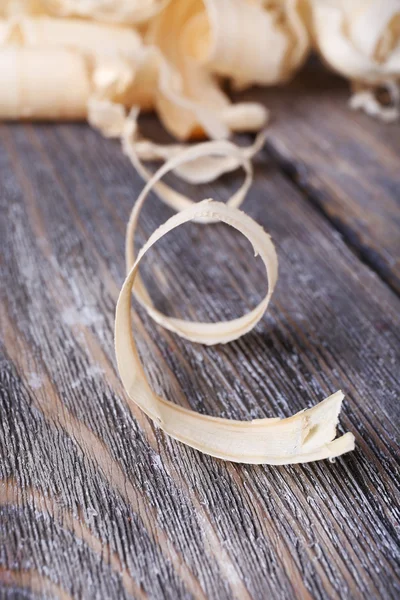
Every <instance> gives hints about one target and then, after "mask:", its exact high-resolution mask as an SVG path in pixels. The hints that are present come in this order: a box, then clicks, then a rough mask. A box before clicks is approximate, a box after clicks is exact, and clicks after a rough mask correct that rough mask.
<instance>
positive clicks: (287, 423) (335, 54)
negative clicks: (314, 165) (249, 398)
mask: <svg viewBox="0 0 400 600" xmlns="http://www.w3.org/2000/svg"><path fill="white" fill-rule="evenodd" d="M0 17H1V20H0V74H1V78H2V86H1V89H0V118H3V119H27V118H28V119H52V120H69V119H75V120H76V119H88V120H89V122H90V123H91V124H92V125H93V126H95V127H97V128H98V129H100V131H102V133H103V134H104V135H106V136H110V137H119V138H121V140H122V143H123V148H124V151H125V153H126V154H127V155H128V156H129V158H130V160H131V161H132V163H133V165H134V166H135V168H136V169H137V170H138V171H139V173H140V174H141V175H142V176H143V178H144V179H145V180H146V181H147V185H146V187H145V188H144V190H143V193H142V194H141V195H140V197H139V199H138V200H137V202H136V204H135V206H134V208H133V211H132V215H131V219H130V222H129V226H128V233H127V246H126V248H127V251H126V259H127V271H128V275H127V278H126V280H125V283H124V285H123V288H122V290H121V294H120V298H119V301H118V305H117V314H116V326H115V333H116V353H117V360H118V366H119V370H120V374H121V377H122V380H123V383H124V386H125V389H126V391H127V393H128V396H129V398H130V401H132V402H134V403H135V404H137V405H139V406H140V407H141V408H142V409H143V410H144V411H145V412H146V413H147V414H148V415H149V416H150V417H151V418H152V419H153V420H154V421H155V422H157V423H158V425H159V426H160V427H161V428H162V429H163V430H164V431H166V432H167V433H168V434H170V435H171V436H173V437H175V438H176V439H178V440H180V441H182V442H184V443H186V444H188V445H190V446H192V447H194V448H197V449H199V450H201V451H203V452H205V453H208V454H211V455H213V456H217V457H220V458H224V459H227V460H234V461H238V462H247V463H270V464H283V463H296V462H308V461H312V460H318V459H323V458H333V457H335V456H339V455H341V454H343V453H344V452H348V451H350V450H352V449H353V448H354V436H353V435H352V434H351V433H347V434H345V435H343V436H342V437H339V438H338V439H336V440H335V436H336V425H337V422H338V416H339V412H340V409H341V403H342V399H343V394H342V393H341V392H337V393H336V394H333V395H332V396H330V397H329V398H327V399H325V400H324V401H323V402H321V403H320V404H318V405H317V406H316V407H314V408H312V409H309V410H305V411H302V412H300V413H298V414H297V415H295V416H293V417H291V418H289V419H261V420H256V421H251V422H241V421H232V420H226V419H220V418H214V417H207V416H203V415H199V414H197V413H195V412H193V411H190V410H187V409H183V408H181V407H178V406H176V405H175V404H173V403H171V402H167V401H165V400H164V399H162V398H160V397H158V396H157V395H156V394H154V393H153V391H152V390H151V388H150V386H149V384H148V382H147V380H146V378H145V375H144V371H143V369H142V367H141V365H140V362H139V357H138V354H137V351H136V347H135V343H134V340H133V337H132V333H131V309H130V299H131V294H132V292H133V293H134V295H135V296H136V298H137V299H138V300H139V302H140V303H141V304H142V305H143V306H144V307H145V309H146V310H147V311H148V313H149V314H150V315H151V316H152V317H153V319H155V320H156V321H157V322H158V323H159V324H161V325H162V326H164V327H166V328H167V329H169V330H171V331H173V332H175V333H177V334H178V335H181V336H182V337H185V338H187V339H189V340H192V341H193V342H196V343H203V344H216V343H226V342H229V341H231V340H235V339H237V338H238V337H240V336H241V335H243V334H245V333H246V332H248V331H250V330H251V329H252V328H253V327H254V326H255V324H256V323H257V322H258V321H259V320H260V319H261V317H262V316H263V314H264V312H265V310H266V308H267V306H268V303H269V301H270V298H271V296H272V293H273V289H274V286H275V283H276V280H277V257H276V253H275V249H274V246H273V244H272V242H271V240H270V238H269V236H268V234H266V233H265V232H264V231H263V230H262V229H261V228H260V227H259V226H258V225H257V224H256V223H255V222H254V221H253V220H252V219H251V218H250V217H248V216H247V215H245V214H244V213H242V212H241V211H239V206H240V205H241V203H242V201H243V199H244V197H245V194H246V192H247V190H248V189H249V187H250V185H251V182H252V166H251V158H252V157H253V155H254V154H255V153H256V152H257V151H258V150H259V148H260V147H261V146H262V144H263V141H264V136H265V131H264V130H265V126H266V124H267V121H268V111H267V109H266V108H265V107H264V106H262V105H260V104H257V103H248V102H243V103H236V104H232V103H231V101H230V99H229V98H228V97H227V95H226V94H225V93H224V92H223V90H222V87H221V81H222V79H228V80H230V82H231V84H232V86H233V87H234V88H235V89H243V88H245V87H247V86H250V85H253V84H258V85H274V84H282V83H284V82H285V81H287V80H288V78H290V77H291V76H292V75H293V74H294V73H295V72H296V71H297V70H298V69H299V68H300V67H301V65H302V64H303V63H304V61H305V59H306V57H307V56H308V53H309V52H310V50H311V49H312V48H314V49H316V50H317V51H318V52H319V53H320V55H321V56H322V58H323V59H324V60H325V62H326V63H327V64H328V65H329V66H330V67H332V68H333V69H335V70H336V71H338V72H339V73H341V74H343V75H344V76H345V77H347V78H348V79H349V80H350V81H351V83H352V86H353V88H354V91H355V95H354V96H353V98H352V100H351V106H352V107H354V108H363V109H364V110H366V111H367V112H369V113H370V114H372V115H375V116H378V117H380V118H382V119H384V120H386V121H390V120H394V119H397V118H398V117H399V114H400V113H399V92H398V84H399V81H400V3H399V1H398V0H347V1H346V0H265V1H263V0H169V1H168V0H6V1H5V2H4V1H3V3H2V8H0ZM378 86H380V87H382V86H384V87H385V88H386V89H387V90H388V94H389V96H390V99H391V102H390V105H389V106H385V107H384V106H381V105H380V103H379V102H378V100H377V99H376V97H375V94H374V90H375V89H376V88H377V87H378ZM149 110H152V111H155V112H156V113H157V115H158V116H159V118H160V121H161V122H162V124H163V125H164V127H165V128H166V129H167V130H168V131H169V132H170V133H171V134H172V135H173V136H174V137H175V138H176V139H177V140H178V141H179V143H177V144H174V145H168V146H163V145H159V144H155V143H154V142H152V141H150V140H146V139H143V137H141V135H140V132H139V130H138V122H137V118H138V115H139V113H140V111H149ZM238 131H253V132H258V135H257V137H256V140H255V142H254V144H253V145H252V146H250V147H247V148H238V147H237V146H235V145H234V144H233V143H231V142H230V141H228V139H227V138H229V136H230V134H231V133H232V132H238ZM205 137H206V138H207V137H208V138H211V140H213V141H210V142H203V143H199V144H196V145H194V146H192V147H191V148H189V149H188V148H186V147H185V145H184V144H183V143H182V142H186V141H188V140H198V139H201V138H205ZM146 160H159V161H162V162H164V165H163V166H162V167H161V168H160V170H159V171H158V172H157V173H156V174H155V175H154V176H152V175H151V173H150V172H149V171H148V170H147V168H146V167H145V166H144V164H143V162H144V161H146ZM238 166H242V167H243V168H244V169H245V171H246V178H245V181H244V183H243V185H242V187H241V188H240V189H239V190H238V192H236V193H235V194H234V195H233V196H232V198H231V199H230V200H229V201H228V203H227V204H226V205H224V204H221V203H218V202H213V201H204V202H202V203H199V204H193V202H192V201H191V199H190V198H188V197H187V196H185V195H183V194H179V193H177V192H176V191H175V190H173V189H172V188H170V187H168V186H166V185H165V184H164V183H162V182H161V181H160V179H161V178H162V176H163V175H164V174H166V173H167V172H168V171H171V170H172V171H174V172H175V173H176V174H177V175H178V176H179V177H181V178H182V179H184V180H186V181H188V182H190V183H193V184H198V183H204V182H207V181H211V180H213V179H215V178H216V177H218V176H219V175H221V174H222V173H225V172H227V171H231V170H233V169H235V168H237V167H238ZM151 189H154V190H155V191H156V192H157V194H158V195H159V197H160V198H161V199H162V200H163V201H165V202H167V203H168V204H169V205H170V206H172V207H173V208H174V209H175V210H176V211H178V212H177V214H176V215H175V216H174V217H172V218H171V219H169V220H168V221H167V222H166V223H165V224H164V225H163V226H162V227H161V228H159V229H158V230H157V231H156V232H155V233H154V234H153V235H152V236H151V237H150V239H149V240H148V242H147V243H146V245H145V246H144V248H143V249H142V250H141V252H140V253H139V255H138V256H137V257H135V254H134V250H133V248H134V236H135V228H136V223H137V220H138V216H139V213H140V210H141V207H142V205H143V202H144V201H145V198H146V196H147V194H148V193H149V191H150V190H151ZM191 220H196V221H201V222H203V223H207V222H215V221H223V222H225V223H227V224H229V225H231V226H232V227H234V228H236V229H238V230H239V231H240V232H241V233H242V234H243V235H245V236H246V237H247V238H248V239H249V240H250V242H251V243H252V244H253V246H254V250H255V252H256V254H259V255H260V256H261V258H262V260H263V262H264V264H265V267H266V271H267V276H268V284H269V288H268V293H267V294H266V296H265V298H264V299H263V300H262V301H261V303H260V304H259V305H258V306H257V307H256V308H255V309H253V310H252V311H251V312H250V313H248V314H247V315H245V316H243V317H241V318H240V319H235V320H233V321H230V322H221V323H215V324H211V323H190V322H186V321H182V320H180V319H171V318H167V317H166V316H164V315H162V314H161V313H159V312H158V311H157V310H156V309H155V308H154V307H153V305H152V302H151V300H150V298H149V296H148V293H147V291H146V289H145V287H144V285H143V282H142V280H141V279H140V277H139V274H138V266H139V262H140V260H141V258H142V257H143V255H144V253H145V252H146V251H147V250H148V249H149V248H150V247H151V246H152V245H153V244H154V243H155V242H156V241H157V240H158V239H159V238H160V237H162V236H163V235H164V234H165V233H167V232H168V231H170V230H171V229H174V228H175V227H177V226H179V225H181V224H182V223H185V222H187V221H191Z"/></svg>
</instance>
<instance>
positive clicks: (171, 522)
mask: <svg viewBox="0 0 400 600" xmlns="http://www.w3.org/2000/svg"><path fill="white" fill-rule="evenodd" d="M256 162H257V177H256V182H255V185H254V187H253V188H252V191H251V193H250V195H249V198H248V200H247V201H246V203H245V205H244V208H245V210H246V211H247V212H248V213H249V214H250V215H251V216H253V217H254V218H255V219H257V221H258V222H260V223H261V224H262V225H263V226H264V227H265V228H266V229H267V230H268V231H269V232H270V233H271V234H272V237H273V239H274V241H275V243H276V245H277V249H278V254H279V259H280V279H279V283H278V286H277V290H276V292H275V295H274V298H273V302H272V306H271V309H270V311H269V313H268V314H267V315H266V317H265V318H264V319H263V320H262V322H261V323H260V324H259V325H258V326H257V328H256V329H255V330H254V331H253V332H252V333H251V334H249V335H247V336H246V337H244V338H243V339H240V340H238V341H237V342H234V343H232V344H229V345H226V346H216V347H210V348H203V347H201V346H199V345H196V344H191V343H189V342H186V341H185V340H182V339H180V338H178V337H177V336H174V335H172V334H170V333H168V332H166V331H164V330H162V329H160V328H159V327H158V326H157V325H155V324H154V323H153V322H152V321H151V320H149V319H148V318H147V316H146V315H145V314H144V313H143V311H141V310H140V309H138V307H137V306H134V309H135V311H134V327H135V331H136V335H137V338H138V344H139V350H140V353H141V356H142V357H143V360H144V362H145V365H146V370H147V373H148V376H149V378H150V380H151V382H152V384H153V386H154V388H155V390H156V391H157V392H158V393H160V394H163V395H164V396H165V397H167V398H169V399H173V400H174V401H175V402H178V403H182V404H186V405H190V406H191V407H193V408H195V409H196V410H198V411H200V412H207V413H210V414H214V415H220V416H226V417H232V418H254V417H262V416H275V415H276V416H289V415H290V414H292V413H294V412H296V411H297V410H300V409H301V408H303V407H305V406H310V405H312V404H314V403H316V402H317V401H319V400H321V399H322V398H323V397H324V396H326V395H327V394H328V393H330V392H333V391H335V390H336V389H339V388H342V389H343V390H344V391H345V393H346V401H345V405H344V412H343V416H342V426H343V429H345V430H351V431H353V432H354V433H355V435H356V438H357V448H356V451H355V452H354V453H352V454H350V455H347V456H345V457H343V458H341V459H339V460H337V461H336V462H335V463H330V462H328V461H327V462H323V463H315V464H309V465H304V466H301V465H298V466H283V467H268V466H246V465H235V464H232V463H226V462H222V461H219V460H216V459H213V458H211V457H209V456H204V455H202V454H199V453H198V452H196V451H195V450H192V449H190V448H187V447H185V446H184V445H182V444H180V443H178V442H175V441H174V440H172V439H170V438H168V437H166V436H165V435H164V434H163V432H162V431H160V430H159V429H158V428H157V427H156V426H154V425H153V423H151V422H150V421H149V420H148V419H147V417H145V416H144V415H143V414H142V413H141V412H140V411H139V410H135V411H134V412H133V413H131V412H130V410H129V409H128V407H127V403H126V398H125V396H124V393H123V390H122V388H121V384H120V382H119V378H118V374H117V371H116V365H115V357H114V351H113V319H114V309H115V303H116V298H117V295H118V290H119V287H120V285H121V283H122V280H123V274H124V258H123V246H124V232H125V225H126V220H127V217H128V215H129V212H130V208H131V206H132V203H133V202H134V200H135V198H136V196H137V194H138V191H139V190H140V189H141V186H142V183H141V181H140V179H139V177H138V176H137V175H136V174H135V172H134V171H133V169H132V168H131V166H130V165H129V163H128V161H127V160H126V159H125V158H124V157H123V156H122V154H121V152H120V149H119V147H118V145H117V144H116V143H114V142H111V141H109V140H104V139H102V138H101V137H100V136H99V135H98V134H96V133H95V132H94V131H92V130H90V129H89V128H88V127H86V126H84V125H55V126H53V125H38V126H31V125H9V126H6V125H2V126H1V127H0V177H1V193H0V198H1V210H2V226H1V227H2V230H1V240H2V251H3V258H2V263H1V266H2V282H3V285H2V296H3V298H2V307H3V308H2V322H1V329H2V334H3V342H2V343H3V347H2V359H1V371H0V377H1V380H0V393H1V423H0V453H1V454H0V456H1V461H0V476H1V482H0V535H1V540H0V567H1V571H0V589H1V593H2V594H3V595H4V597H5V598H25V597H26V598H47V597H56V598H62V599H63V598H65V599H67V598H73V599H74V600H75V599H78V598H84V599H85V600H86V599H92V598H93V599H103V598H107V599H111V600H113V599H121V598H126V599H128V598H139V599H147V598H149V599H163V598H168V599H174V600H175V599H181V598H182V599H183V598H185V599H186V598H187V599H189V598H196V599H197V598H202V599H205V598H207V599H208V598H209V599H218V600H220V599H221V600H223V599H231V598H237V599H239V600H243V599H260V600H264V599H265V598H272V599H279V600H280V599H282V600H283V599H285V600H286V599H292V598H295V597H296V598H305V599H322V598H324V599H325V598H341V599H343V598H349V599H350V598H352V599H354V598H360V599H361V598H385V599H386V598H396V597H398V595H399V592H400V582H399V577H398V572H399V570H398V568H399V558H400V553H399V522H400V521H399V516H400V514H399V513H400V509H399V505H398V502H397V501H396V497H397V498H398V492H399V478H398V474H399V456H398V446H397V443H396V441H397V440H398V437H397V436H398V425H399V413H400V409H399V403H398V390H399V378H400V370H399V362H400V361H399V337H400V331H399V306H400V301H399V299H398V297H397V296H396V295H395V294H394V293H393V291H392V290H391V289H390V288H389V287H388V286H387V285H386V284H385V283H384V282H382V280H381V279H380V277H379V276H377V274H376V273H375V272H374V271H373V270H372V269H371V268H369V267H368V266H366V265H365V264H363V263H362V262H361V261H360V260H359V258H358V257H357V256H356V255H355V254H354V252H353V251H352V250H350V249H349V247H348V245H347V243H346V240H344V239H343V238H342V235H341V234H339V233H338V231H336V230H335V228H334V227H333V226H332V223H331V222H330V221H328V220H327V219H326V218H324V216H323V215H321V213H320V211H319V210H317V209H316V208H315V206H314V205H313V204H312V203H311V202H310V201H309V199H308V198H307V197H306V196H305V195H304V194H303V193H302V192H301V191H300V190H299V189H298V187H297V186H296V185H294V184H293V182H292V181H291V180H290V179H289V178H288V177H287V176H286V175H285V173H282V171H281V170H280V168H279V167H278V166H277V164H276V162H274V161H272V160H271V159H270V157H269V156H268V154H267V153H265V152H263V153H262V154H261V155H260V156H259V158H258V159H257V161H256ZM236 184H237V177H236V176H234V175H232V176H230V177H225V178H223V180H222V181H221V182H220V183H218V184H215V185H212V186H204V188H203V189H196V190H195V191H194V192H193V197H195V198H198V199H200V198H202V197H208V196H214V198H216V199H219V198H224V197H226V196H227V194H228V190H229V189H230V188H231V187H232V186H234V185H236ZM388 185H389V184H388ZM182 189H184V188H182ZM187 191H190V192H192V190H190V189H189V188H187ZM327 193H328V192H327ZM171 214H172V213H171V211H170V210H169V209H168V208H167V207H165V206H163V205H161V203H160V202H159V201H158V200H157V199H155V198H152V199H151V200H150V201H149V204H148V206H147V207H146V208H145V210H144V213H143V215H142V218H141V223H140V235H139V237H140V240H139V242H140V243H142V242H143V241H144V239H145V238H146V237H147V236H148V235H149V234H150V233H151V231H153V230H154V228H155V227H156V226H157V225H158V224H159V223H161V222H163V221H165V220H166V218H168V216H170V215H171ZM143 276H144V279H145V281H146V283H147V285H148V288H149V290H150V291H151V294H152V297H153V298H154V300H155V302H156V304H157V306H158V307H159V308H162V309H163V310H164V311H165V312H167V313H168V314H171V315H180V316H186V317H187V318H189V317H193V316H195V315H196V316H197V317H199V318H202V319H209V320H215V319H217V318H232V317H234V316H237V315H239V314H240V313H241V312H243V311H244V310H246V309H248V308H249V307H250V306H254V305H255V303H256V301H257V299H258V298H260V296H261V294H262V292H263V291H264V287H265V281H264V273H263V269H262V266H261V264H259V262H258V260H257V259H254V257H252V253H251V250H250V248H249V246H248V244H247V242H246V241H245V240H244V239H242V238H241V237H240V235H239V234H236V233H235V232H234V231H232V230H230V229H229V228H227V227H225V226H223V225H215V226H208V227H204V226H203V227H202V226H200V225H195V224H190V225H185V226H184V227H181V228H179V230H177V231H174V232H171V233H170V234H169V235H168V236H167V237H166V238H165V239H163V240H161V242H160V243H159V244H158V245H157V247H156V248H155V249H154V250H152V251H151V253H150V255H149V257H148V258H147V257H146V258H145V261H144V267H143Z"/></svg>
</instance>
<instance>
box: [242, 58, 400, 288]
mask: <svg viewBox="0 0 400 600" xmlns="http://www.w3.org/2000/svg"><path fill="white" fill-rule="evenodd" d="M246 95H247V97H251V98H252V99H255V100H261V101H262V102H265V103H266V105H267V106H268V107H269V108H270V109H271V114H272V121H271V127H270V129H269V138H268V143H267V144H268V149H269V152H270V154H271V156H273V158H274V160H276V161H277V163H278V164H279V165H280V167H281V168H282V169H283V170H284V171H285V173H286V174H287V175H288V176H289V177H290V178H291V179H292V180H293V181H294V183H295V185H297V186H298V187H299V188H300V189H301V190H303V191H305V192H306V194H307V195H308V197H309V198H310V200H311V201H312V202H313V203H314V205H315V206H316V207H317V208H318V209H319V210H320V211H321V212H322V213H323V214H324V215H325V216H326V217H327V218H328V219H329V220H330V221H331V222H332V224H333V225H334V227H335V228H336V229H338V230H339V231H340V232H341V233H342V235H343V236H344V237H345V239H346V240H347V242H348V243H349V244H350V245H351V247H352V248H353V249H354V250H355V251H356V252H357V253H358V255H359V256H360V258H361V259H362V260H363V261H364V262H366V263H367V264H368V265H371V266H372V268H373V269H374V270H376V271H377V272H378V273H379V275H380V276H381V277H382V278H383V279H384V280H385V281H386V282H387V283H388V284H389V285H390V286H392V287H393V289H395V290H396V291H397V293H399V292H400V235H399V231H400V210H399V206H400V126H399V124H398V123H391V124H387V125H385V124H383V123H382V122H380V121H376V120H373V119H371V118H370V117H368V116H367V115H365V114H363V113H361V112H353V111H350V109H348V108H347V104H348V100H349V97H350V89H349V85H348V83H347V82H346V81H345V80H343V79H342V78H340V77H338V76H336V75H334V74H333V73H331V72H330V71H328V70H326V69H324V68H323V67H322V65H321V64H320V63H319V62H318V61H316V60H315V61H314V62H313V61H310V63H309V64H308V65H307V67H306V68H305V70H304V71H302V72H301V73H300V74H299V75H298V76H297V77H296V79H295V80H294V81H293V82H292V83H291V84H290V85H288V86H285V87H283V88H271V89H270V90H267V91H266V92H265V91H263V92H261V91H256V92H254V91H251V92H249V93H247V94H246Z"/></svg>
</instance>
